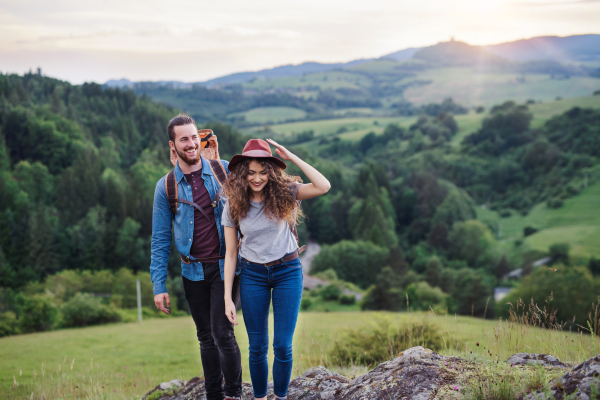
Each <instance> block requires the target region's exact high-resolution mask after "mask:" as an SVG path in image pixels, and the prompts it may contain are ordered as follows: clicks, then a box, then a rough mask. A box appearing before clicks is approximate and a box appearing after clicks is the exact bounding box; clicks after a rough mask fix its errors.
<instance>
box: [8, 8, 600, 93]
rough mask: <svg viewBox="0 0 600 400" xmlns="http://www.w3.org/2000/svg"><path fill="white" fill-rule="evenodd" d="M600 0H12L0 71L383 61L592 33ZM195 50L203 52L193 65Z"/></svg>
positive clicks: (92, 74)
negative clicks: (461, 45)
mask: <svg viewBox="0 0 600 400" xmlns="http://www.w3.org/2000/svg"><path fill="white" fill-rule="evenodd" d="M583 3H588V4H587V5H585V4H583ZM597 3H600V0H574V1H567V0H556V1H552V0H540V1H536V0H526V1H518V2H516V1H515V2H512V3H511V2H507V1H504V0H455V1H453V2H448V1H444V0H425V1H420V2H415V1H411V0H369V1H364V0H304V1H302V2H282V1H280V0H254V1H252V2H248V1H247V0H228V1H227V2H215V1H212V0H211V1H208V0H172V1H170V2H165V1H163V0H127V1H123V0H103V1H102V2H82V1H76V0H46V1H44V2H40V1H39V0H2V1H1V2H0V69H1V70H4V71H8V70H10V71H20V72H23V71H26V70H28V69H29V68H36V67H37V66H41V67H42V68H43V69H44V70H45V71H46V73H48V74H50V75H54V76H57V77H61V78H66V79H69V80H72V81H73V82H82V81H85V80H96V81H100V82H101V81H102V80H103V79H110V78H119V77H128V78H130V79H133V80H141V79H152V80H158V79H177V80H186V81H201V80H206V79H209V78H213V77H216V76H220V75H224V74H226V73H230V72H238V71H246V70H256V69H261V68H268V67H274V66H277V65H282V64H289V63H296V64H297V63H301V62H303V61H320V62H341V61H350V60H352V59H356V58H368V57H378V56H381V55H383V54H388V53H391V52H394V51H397V50H400V49H402V48H406V47H418V46H426V45H431V44H434V43H436V42H439V41H442V40H448V39H449V38H450V36H455V37H456V38H457V39H458V40H463V41H467V42H469V43H472V44H488V43H499V42H502V41H509V40H516V39H520V38H523V37H532V36H537V35H547V34H553V35H561V36H565V35H569V34H576V33H582V32H593V31H595V30H597V15H598V12H596V11H595V8H596V7H597ZM544 5H546V7H542V6H544ZM548 5H553V6H555V7H549V6H548ZM185 54H193V57H190V58H189V59H187V60H186V58H185ZM164 60H170V62H167V61H164ZM173 60H174V61H173ZM191 61H193V62H191Z"/></svg>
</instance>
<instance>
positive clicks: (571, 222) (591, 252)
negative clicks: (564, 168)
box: [477, 171, 600, 262]
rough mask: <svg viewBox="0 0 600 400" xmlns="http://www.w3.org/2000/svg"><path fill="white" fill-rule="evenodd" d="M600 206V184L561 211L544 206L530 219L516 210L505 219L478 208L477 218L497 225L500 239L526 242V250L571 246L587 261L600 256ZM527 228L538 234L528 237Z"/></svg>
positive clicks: (564, 206)
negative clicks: (524, 235)
mask: <svg viewBox="0 0 600 400" xmlns="http://www.w3.org/2000/svg"><path fill="white" fill-rule="evenodd" d="M599 172H600V171H599ZM599 204H600V182H597V183H595V184H593V185H591V186H589V187H588V188H586V189H583V190H582V191H581V193H580V194H578V195H577V196H575V197H572V198H570V199H566V200H565V201H564V205H563V206H562V207H561V208H559V209H551V208H548V206H547V205H546V203H540V204H537V205H535V206H534V207H533V208H532V209H531V211H530V212H529V213H528V214H527V215H526V216H521V214H519V213H518V212H516V211H514V210H512V213H511V216H510V217H508V218H501V217H500V216H499V215H498V213H497V212H495V211H491V210H487V209H485V208H481V207H478V208H477V217H478V219H480V220H482V221H485V222H488V221H490V222H493V223H495V224H497V226H498V237H499V239H501V240H502V241H504V242H507V243H509V244H510V245H514V244H515V242H517V241H522V242H523V244H522V245H521V246H522V249H520V250H522V251H526V250H528V249H534V250H538V251H540V252H547V251H548V248H549V247H550V246H551V245H552V244H555V243H568V244H569V245H570V246H571V254H572V255H573V256H575V257H577V258H580V259H582V260H584V262H585V260H586V259H588V258H589V257H600V213H599V212H598V205H599ZM527 226H529V227H533V228H535V229H538V232H536V233H535V234H533V235H530V236H527V237H526V238H524V237H523V229H524V228H525V227H527Z"/></svg>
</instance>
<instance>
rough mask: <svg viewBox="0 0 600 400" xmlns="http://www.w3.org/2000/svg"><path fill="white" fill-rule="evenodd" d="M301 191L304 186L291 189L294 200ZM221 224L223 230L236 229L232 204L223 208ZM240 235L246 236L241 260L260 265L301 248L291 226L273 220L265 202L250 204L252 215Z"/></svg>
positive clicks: (240, 249)
mask: <svg viewBox="0 0 600 400" xmlns="http://www.w3.org/2000/svg"><path fill="white" fill-rule="evenodd" d="M298 187H300V184H296V185H294V186H292V187H291V190H292V193H293V195H294V200H295V199H296V193H297V192H298ZM221 221H222V223H223V226H228V227H231V228H235V227H236V225H235V222H234V221H233V220H232V219H231V216H230V215H229V202H227V203H226V204H225V207H224V208H223V217H222V219H221ZM240 231H241V232H242V235H243V237H242V245H241V247H240V248H239V254H240V256H242V257H244V258H245V259H246V260H248V261H251V262H254V263H257V264H266V263H268V262H270V261H274V260H277V259H279V258H281V257H283V256H284V255H286V254H288V253H291V252H293V251H294V250H296V249H297V248H298V243H297V242H296V238H295V237H294V235H293V234H292V232H291V230H290V226H289V224H288V223H287V222H286V221H283V220H276V219H269V218H268V217H267V216H266V215H265V211H264V202H262V201H261V202H260V203H256V202H254V201H250V209H249V210H248V214H246V217H245V218H244V219H242V220H241V221H240Z"/></svg>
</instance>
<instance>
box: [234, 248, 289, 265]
mask: <svg viewBox="0 0 600 400" xmlns="http://www.w3.org/2000/svg"><path fill="white" fill-rule="evenodd" d="M298 257H300V254H298V251H295V252H293V253H292V254H288V255H287V256H285V257H283V258H280V259H278V260H275V261H271V262H268V263H266V264H262V263H256V262H254V261H250V260H246V259H245V258H244V257H242V260H244V261H246V262H249V263H251V264H262V265H264V266H265V267H272V266H274V265H279V264H285V263H287V262H290V261H293V260H295V259H296V258H298Z"/></svg>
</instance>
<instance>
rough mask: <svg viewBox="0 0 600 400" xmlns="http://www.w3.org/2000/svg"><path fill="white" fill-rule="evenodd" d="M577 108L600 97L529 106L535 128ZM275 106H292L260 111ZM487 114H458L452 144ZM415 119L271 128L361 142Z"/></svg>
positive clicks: (261, 133) (599, 102)
mask: <svg viewBox="0 0 600 400" xmlns="http://www.w3.org/2000/svg"><path fill="white" fill-rule="evenodd" d="M573 107H588V108H597V109H600V96H586V97H578V98H573V99H564V100H559V101H556V100H552V101H548V102H545V103H536V104H531V105H529V109H530V111H531V113H532V114H533V120H532V123H531V126H532V127H533V128H539V127H540V126H542V125H543V123H544V122H545V121H547V120H548V119H549V118H551V117H553V116H554V115H558V114H561V113H563V112H565V111H567V110H570V109H571V108H573ZM271 108H275V109H278V108H288V107H264V108H261V109H256V110H262V109H271ZM291 110H295V109H291ZM343 111H344V112H352V111H356V112H357V113H360V112H363V113H366V112H368V111H369V109H360V108H359V109H345V110H343ZM486 116H488V113H487V112H486V113H481V114H477V113H475V112H474V111H471V112H469V113H468V114H464V115H456V116H455V117H454V118H455V119H456V122H457V124H458V128H459V130H458V132H457V133H456V135H454V137H453V138H452V144H453V145H455V146H458V145H460V143H461V142H462V141H463V139H464V138H465V136H467V135H469V134H471V133H473V132H475V131H477V130H478V129H479V128H480V127H481V123H482V122H483V119H484V118H485V117H486ZM415 121H416V117H376V116H369V117H349V118H332V119H323V120H317V121H299V122H290V123H282V124H274V125H269V129H271V131H272V132H274V133H276V134H278V135H283V136H288V135H291V134H293V133H300V132H304V131H308V130H311V129H312V130H314V131H315V136H316V137H319V136H323V135H333V134H336V132H338V131H339V130H340V129H342V128H343V129H345V130H346V132H345V133H341V134H338V136H339V137H340V138H341V139H346V140H350V141H358V140H360V139H361V138H362V137H363V136H364V135H366V134H367V133H369V132H375V134H381V133H383V130H384V129H385V126H386V125H387V124H390V123H394V124H399V125H401V126H403V127H405V128H408V127H409V126H410V125H411V124H413V123H414V122H415ZM242 132H244V133H246V134H249V135H251V136H252V137H265V135H266V134H268V133H265V126H260V127H252V128H246V129H242Z"/></svg>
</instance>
